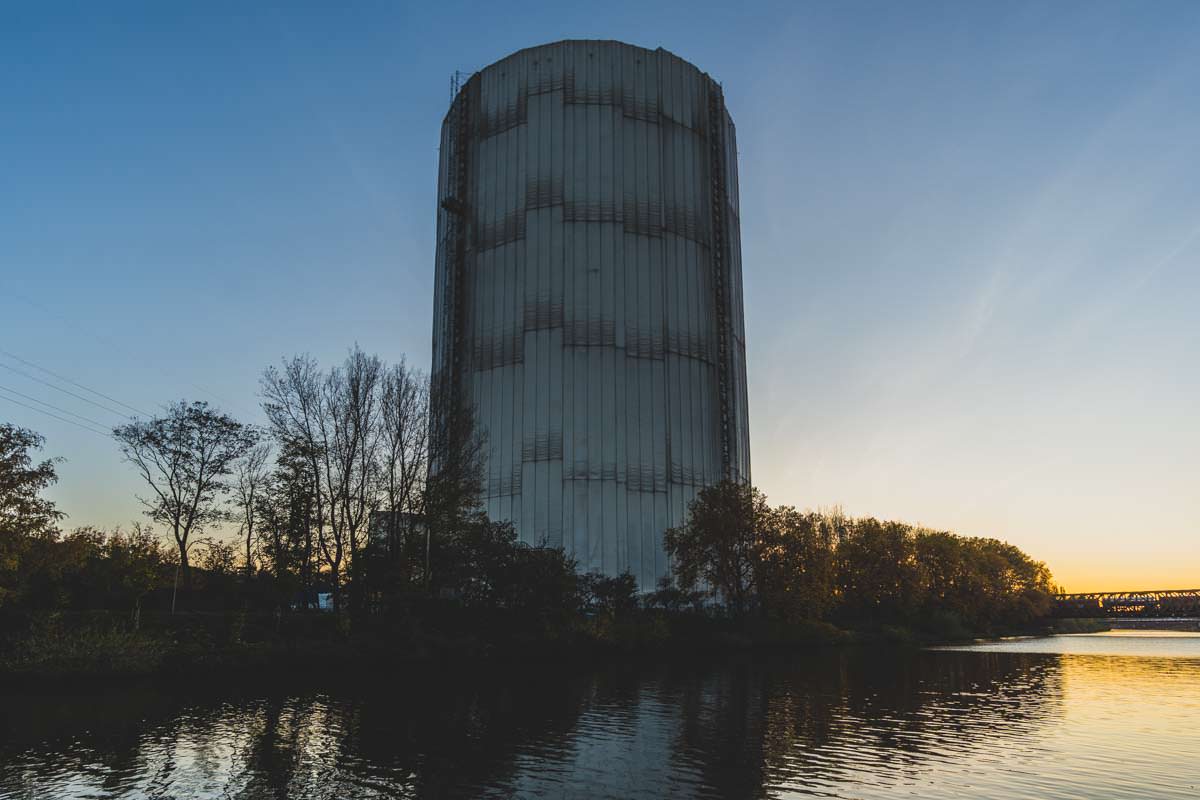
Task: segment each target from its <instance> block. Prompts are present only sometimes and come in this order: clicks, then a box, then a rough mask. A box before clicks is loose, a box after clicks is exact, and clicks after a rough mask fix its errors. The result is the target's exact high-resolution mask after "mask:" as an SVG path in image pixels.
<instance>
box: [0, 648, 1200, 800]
mask: <svg viewBox="0 0 1200 800" xmlns="http://www.w3.org/2000/svg"><path fill="white" fill-rule="evenodd" d="M3 691H4V690H2V689H0V695H2V696H0V702H2V703H3V712H2V715H0V797H3V798H39V799H40V798H93V797H94V798H283V797H295V798H373V797H389V798H390V797H551V798H563V797H613V798H630V797H647V798H659V797H680V798H684V797H780V798H784V797H844V798H895V797H906V798H923V799H924V800H935V799H936V798H997V799H999V798H1003V800H1012V799H1013V798H1038V800H1048V799H1051V798H1097V799H1099V798H1104V799H1105V800H1120V798H1129V799H1130V800H1134V799H1136V800H1154V799H1156V798H1181V799H1182V798H1188V799H1189V800H1195V798H1197V797H1200V635H1197V634H1184V633H1175V634H1172V633H1156V632H1146V631H1137V632H1114V633H1111V634H1096V635H1084V636H1058V637H1050V638H1039V639H1019V640H1010V641H1004V642H998V643H988V644H981V645H976V646H969V647H956V648H941V649H935V650H924V651H903V650H867V649H855V650H844V651H823V652H819V653H815V654H810V655H801V656H788V657H772V658H746V657H740V658H727V659H720V660H705V661H702V662H699V663H673V664H667V665H662V664H659V665H653V666H643V667H634V666H630V665H624V666H614V665H611V664H609V665H604V666H601V667H596V668H594V669H591V670H583V669H580V668H572V669H565V668H557V669H555V668H551V667H548V666H545V665H542V666H536V665H529V666H526V667H524V668H519V669H516V668H504V669H500V668H496V669H494V670H492V671H490V672H485V673H482V674H481V673H480V671H479V670H478V669H476V670H473V671H471V672H465V671H464V672H462V673H459V674H455V673H448V672H442V673H439V674H437V675H422V676H420V677H415V676H401V675H398V676H396V677H395V679H394V680H381V679H377V678H372V679H370V680H368V679H362V680H348V681H343V682H339V683H338V684H336V685H333V686H326V687H323V688H322V689H321V690H319V691H315V690H311V689H307V690H305V689H296V688H289V687H288V686H287V685H286V682H280V683H276V684H274V685H271V686H270V687H264V686H263V685H261V684H260V685H257V686H246V687H239V686H238V685H237V682H236V681H231V682H228V683H226V684H223V685H222V686H220V687H212V686H206V687H200V686H192V687H190V688H182V689H180V690H178V691H175V692H169V691H167V690H166V689H164V688H163V687H143V688H128V687H127V688H123V689H121V690H119V691H108V692H101V691H93V690H86V689H79V690H78V691H70V690H67V691H62V692H58V693H53V694H47V693H34V692H28V691H26V692H22V693H20V694H16V695H14V694H12V693H11V692H10V693H9V694H7V695H3V694H2V693H3Z"/></svg>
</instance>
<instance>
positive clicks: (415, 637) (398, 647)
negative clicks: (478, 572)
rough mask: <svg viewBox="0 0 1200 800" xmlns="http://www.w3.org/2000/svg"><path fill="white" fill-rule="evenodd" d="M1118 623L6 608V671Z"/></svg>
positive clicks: (575, 651) (593, 651) (688, 645)
mask: <svg viewBox="0 0 1200 800" xmlns="http://www.w3.org/2000/svg"><path fill="white" fill-rule="evenodd" d="M431 623H432V624H431ZM1108 629H1109V625H1108V623H1107V622H1106V621H1104V620H1052V621H1051V620H1047V621H1044V622H1043V623H1041V624H1038V625H1033V626H1029V627H1027V628H1023V629H1020V630H991V631H968V630H965V629H963V628H961V626H949V629H947V626H944V625H943V626H942V629H940V630H939V629H938V628H937V627H925V628H919V627H914V626H908V625H896V624H892V625H881V624H857V625H845V626H843V627H839V626H835V625H832V624H829V623H825V622H804V623H799V624H791V625H787V626H782V625H778V624H771V623H768V622H765V621H760V620H744V621H735V620H731V619H729V618H723V617H710V616H706V615H702V614H678V615H669V614H648V613H643V614H635V615H632V616H630V617H628V618H624V619H614V618H611V617H603V616H601V617H597V618H593V619H589V620H586V621H585V622H584V623H582V624H575V625H571V626H565V627H564V626H554V625H548V624H546V623H545V621H544V620H543V621H539V620H530V619H527V618H523V617H521V616H519V615H513V614H506V613H504V612H502V611H494V612H491V613H486V614H479V613H477V612H475V613H471V614H462V613H450V614H443V615H440V616H439V617H438V618H436V619H435V620H430V619H415V618H411V617H410V618H406V619H403V620H399V621H398V620H396V619H389V620H387V621H381V620H373V619H367V620H365V621H361V622H359V623H357V624H355V623H354V622H353V621H352V620H351V619H350V618H349V617H347V616H344V615H343V616H340V617H339V616H337V615H334V614H329V613H325V614H321V613H304V614H291V615H286V616H283V617H279V616H272V615H247V614H237V613H234V614H203V613H191V614H177V615H162V614H160V615H152V616H150V617H148V618H147V619H144V620H142V621H141V625H140V626H139V627H138V629H136V630H134V629H132V626H131V625H130V624H129V622H128V621H126V620H119V619H114V618H112V617H110V616H108V615H104V614H90V615H89V614H84V615H61V614H57V615H33V616H30V617H28V618H26V619H22V620H16V621H14V620H12V619H9V620H6V630H8V632H9V635H8V636H7V637H6V638H5V640H4V641H3V642H2V643H0V678H3V679H4V680H5V681H7V682H9V683H10V684H11V683H19V684H24V685H29V684H52V685H53V684H62V683H67V682H83V683H86V684H95V683H110V682H127V681H145V680H153V681H159V680H161V681H166V682H171V681H176V680H180V679H188V680H211V681H220V680H226V679H229V678H231V677H236V678H238V679H250V678H262V679H267V680H276V679H280V678H281V677H286V678H287V679H288V680H293V681H294V680H301V681H305V680H317V679H321V678H324V677H327V676H330V675H344V674H362V673H379V674H387V673H394V672H396V671H407V670H415V671H419V670H425V669H443V668H447V667H453V668H461V667H463V666H464V665H466V666H468V667H470V666H471V665H483V664H488V665H497V666H498V665H505V664H509V663H513V662H521V663H527V662H558V663H579V664H588V663H595V662H599V661H603V662H619V661H621V660H625V659H630V658H635V657H636V658H637V659H638V660H639V661H640V662H643V663H644V662H646V661H664V662H667V661H673V660H675V659H679V658H693V657H696V656H698V655H707V656H711V655H720V654H732V653H787V652H804V651H811V650H816V649H826V648H845V647H849V648H857V647H864V646H888V647H923V646H929V645H939V644H953V643H962V642H969V641H976V640H979V639H988V638H997V637H1001V636H1013V635H1045V634H1049V633H1090V632H1096V631H1102V630H1108Z"/></svg>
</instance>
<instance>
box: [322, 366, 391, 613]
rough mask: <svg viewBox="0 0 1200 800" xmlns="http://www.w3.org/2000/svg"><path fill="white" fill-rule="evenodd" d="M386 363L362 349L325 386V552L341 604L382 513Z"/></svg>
mask: <svg viewBox="0 0 1200 800" xmlns="http://www.w3.org/2000/svg"><path fill="white" fill-rule="evenodd" d="M382 374H383V363H382V362H381V361H380V360H379V358H378V357H377V356H368V355H366V354H365V353H363V352H362V350H360V349H359V348H358V347H355V348H354V350H352V351H351V352H350V355H349V356H347V358H346V362H345V364H344V365H343V366H342V367H334V368H333V369H331V370H330V371H329V373H328V375H327V376H326V378H325V383H324V395H325V406H326V408H327V409H328V411H329V414H328V423H329V424H328V429H327V432H326V436H327V442H328V443H329V446H327V447H326V448H325V451H324V452H325V458H326V468H325V486H326V491H327V493H328V499H329V504H330V515H329V535H328V536H326V537H325V538H324V539H322V540H321V542H320V544H321V551H322V554H323V555H324V556H325V561H326V563H328V564H329V566H330V568H331V569H332V571H333V575H334V594H335V598H336V599H337V600H338V601H339V602H340V592H339V587H338V583H339V575H340V572H341V570H342V568H343V566H344V564H345V563H346V562H347V561H350V562H352V561H353V560H354V559H355V558H356V557H357V555H358V553H359V551H360V550H361V549H362V546H363V544H364V540H365V538H366V533H367V524H368V522H369V518H370V514H371V512H372V511H374V510H375V508H376V507H377V505H378V504H377V501H376V498H377V491H376V490H377V487H378V483H377V479H378V470H377V465H378V449H379V425H378V421H379V420H378V416H379V384H380V377H381V376H382Z"/></svg>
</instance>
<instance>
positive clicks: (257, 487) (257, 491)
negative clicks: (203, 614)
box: [234, 442, 271, 578]
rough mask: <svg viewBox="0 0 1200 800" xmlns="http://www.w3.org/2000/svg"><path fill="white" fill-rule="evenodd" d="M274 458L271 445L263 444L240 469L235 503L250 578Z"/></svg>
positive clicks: (257, 447) (237, 468) (244, 459)
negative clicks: (270, 466)
mask: <svg viewBox="0 0 1200 800" xmlns="http://www.w3.org/2000/svg"><path fill="white" fill-rule="evenodd" d="M270 457H271V444H270V442H260V443H259V444H257V445H255V446H254V447H252V448H251V449H250V450H249V451H248V452H247V453H246V455H245V456H244V457H243V458H242V459H241V460H240V461H238V463H237V466H236V479H237V482H236V485H235V486H234V504H235V505H236V506H237V508H238V512H239V514H240V515H241V520H240V522H241V533H242V535H243V536H245V539H246V578H250V577H251V576H252V575H253V574H254V549H253V548H254V523H255V521H256V520H257V519H258V518H259V517H260V516H261V515H262V506H263V501H264V499H265V495H266V488H267V487H266V484H267V481H268V480H269V479H270V471H269V469H268V466H267V462H268V460H269V459H270Z"/></svg>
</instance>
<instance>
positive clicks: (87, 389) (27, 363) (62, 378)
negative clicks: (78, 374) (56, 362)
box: [0, 350, 152, 417]
mask: <svg viewBox="0 0 1200 800" xmlns="http://www.w3.org/2000/svg"><path fill="white" fill-rule="evenodd" d="M0 355H5V356H8V357H9V358H11V359H13V360H14V361H20V362H21V363H22V364H24V365H25V366H27V367H33V368H34V369H36V370H41V371H42V372H44V373H46V374H47V375H51V376H53V377H55V378H58V379H59V380H60V381H65V382H67V383H69V384H71V385H72V386H76V387H78V388H80V389H83V390H84V391H85V392H91V393H92V394H94V395H96V396H97V397H103V398H104V399H105V400H109V401H111V402H113V403H116V404H117V405H119V406H123V407H124V408H128V409H129V410H130V411H132V412H134V413H135V414H141V415H142V416H143V417H149V416H152V415H151V414H147V413H146V412H145V411H142V410H140V409H137V408H134V407H133V406H131V405H129V404H128V403H122V402H121V401H120V400H118V399H117V398H115V397H111V396H109V395H107V394H105V393H104V392H98V391H96V390H95V389H92V388H90V387H87V386H84V385H83V384H82V383H79V382H78V381H73V380H71V379H70V378H68V377H66V376H65V375H59V374H58V373H57V372H54V371H52V370H48V369H46V368H45V367H42V366H39V365H37V364H35V363H33V362H32V361H26V360H25V359H23V358H21V357H20V356H18V355H14V354H13V353H10V352H8V351H7V350H0Z"/></svg>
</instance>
